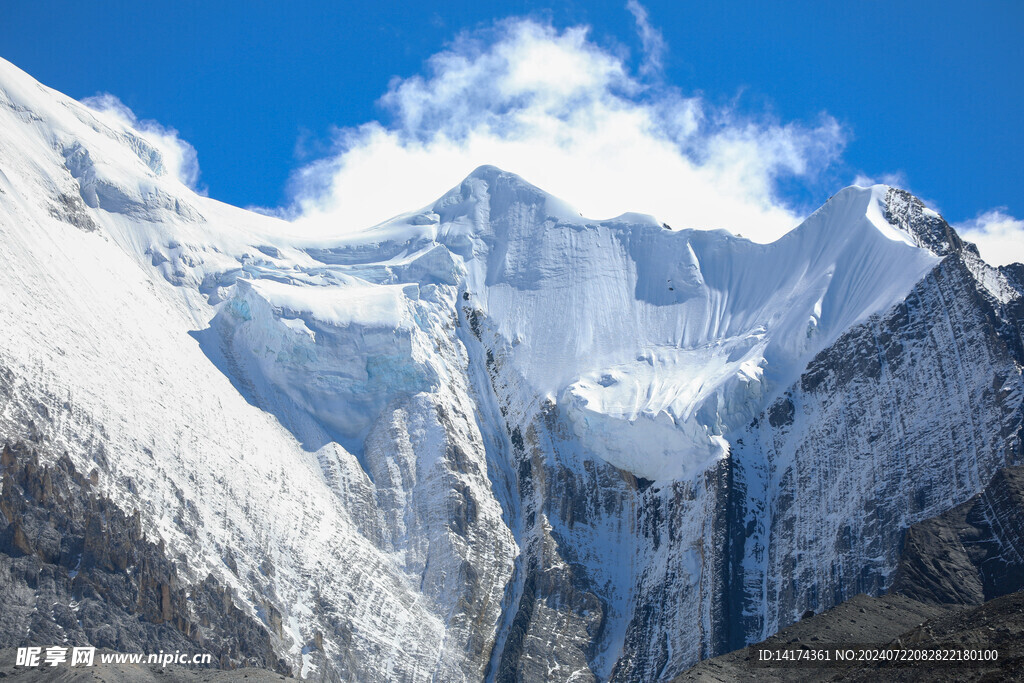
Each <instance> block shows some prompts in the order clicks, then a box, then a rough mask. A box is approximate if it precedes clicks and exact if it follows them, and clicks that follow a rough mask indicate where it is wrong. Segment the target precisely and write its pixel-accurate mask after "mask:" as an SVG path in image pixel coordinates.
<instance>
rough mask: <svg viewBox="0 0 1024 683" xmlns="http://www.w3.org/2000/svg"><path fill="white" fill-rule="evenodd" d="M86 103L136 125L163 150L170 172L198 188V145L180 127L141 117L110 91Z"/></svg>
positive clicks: (163, 156) (146, 137) (145, 136)
mask: <svg viewBox="0 0 1024 683" xmlns="http://www.w3.org/2000/svg"><path fill="white" fill-rule="evenodd" d="M82 104H84V105H85V106H87V107H89V108H90V109H92V110H93V111H96V112H99V113H100V114H104V115H106V116H110V117H112V118H114V119H115V120H116V121H117V122H118V123H120V124H121V125H123V126H127V127H129V128H133V129H134V130H135V131H136V132H138V133H139V134H140V135H141V136H142V137H144V138H145V139H146V141H147V142H149V143H150V144H151V145H153V146H154V147H156V148H157V149H158V150H159V151H160V156H161V157H162V158H163V162H164V166H165V168H166V170H167V172H168V173H169V174H171V175H172V176H174V177H176V178H177V179H178V180H180V181H181V182H182V183H184V184H185V185H187V186H188V187H190V188H192V189H193V190H196V189H198V187H197V183H198V182H199V160H198V157H197V155H196V150H195V147H193V146H192V145H190V144H189V143H187V142H185V141H184V140H182V139H181V138H180V137H179V136H178V131H177V130H175V129H174V128H168V127H166V126H162V125H161V124H159V123H157V122H156V121H150V120H139V118H138V117H137V116H135V112H133V111H132V110H131V109H129V108H128V107H127V106H126V105H125V104H124V103H123V102H122V101H121V100H119V99H118V98H117V96H115V95H111V94H110V93H100V94H98V95H94V96H92V97H86V98H85V99H83V100H82Z"/></svg>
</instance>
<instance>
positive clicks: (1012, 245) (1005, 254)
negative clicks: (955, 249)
mask: <svg viewBox="0 0 1024 683" xmlns="http://www.w3.org/2000/svg"><path fill="white" fill-rule="evenodd" d="M953 227H954V228H955V229H956V231H957V232H958V233H959V234H960V236H961V237H963V238H964V239H965V240H968V241H969V242H974V243H975V244H977V245H978V250H979V251H980V252H981V257H982V258H983V259H985V260H986V261H988V262H989V263H990V264H992V265H995V266H1002V265H1006V264H1007V263H1024V220H1020V219H1018V218H1014V217H1013V216H1010V215H1009V214H1007V213H1006V207H1005V206H1001V207H999V208H996V209H992V210H991V211H986V212H984V213H982V214H979V215H978V216H976V217H975V218H972V219H971V220H969V221H965V222H963V223H958V224H956V225H954V226H953Z"/></svg>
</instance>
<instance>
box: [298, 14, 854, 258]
mask: <svg viewBox="0 0 1024 683" xmlns="http://www.w3.org/2000/svg"><path fill="white" fill-rule="evenodd" d="M628 9H629V10H630V12H632V13H633V15H634V18H635V19H636V23H637V27H638V33H639V37H640V40H641V43H642V45H643V50H644V54H643V58H642V60H641V63H640V66H639V67H638V69H637V70H635V71H634V70H632V69H631V68H630V67H629V65H628V64H627V61H626V59H625V58H623V57H622V56H621V55H618V54H614V53H613V52H612V51H609V50H608V49H605V48H602V47H601V46H599V45H597V43H595V42H594V41H593V40H592V39H591V36H590V32H589V29H588V28H587V27H585V26H573V27H569V28H564V29H559V28H556V27H554V26H552V25H551V24H549V23H545V22H541V21H537V20H534V19H507V20H504V21H501V22H498V23H496V24H495V25H493V26H491V27H489V28H487V29H483V30H479V31H476V32H471V33H464V34H462V35H460V36H458V37H457V38H456V39H455V40H454V41H453V42H452V43H451V44H450V45H449V46H448V47H447V48H446V49H445V50H444V51H442V52H440V53H438V54H436V55H434V56H433V57H431V58H430V59H429V60H428V62H427V65H426V69H425V73H424V74H423V75H417V76H412V77H409V78H396V79H393V80H392V82H391V83H390V85H389V87H388V90H387V92H386V93H385V94H384V95H383V97H382V98H381V99H380V104H381V105H382V107H383V108H384V110H385V111H386V112H387V114H388V117H387V120H386V121H371V122H367V123H365V124H362V125H360V126H356V127H349V128H343V129H339V130H337V131H335V133H334V144H335V151H334V153H333V154H332V155H330V156H328V157H326V158H324V159H321V160H319V161H316V162H314V163H312V164H309V165H307V166H306V167H304V168H302V169H300V170H299V171H298V172H297V173H296V174H295V176H294V177H293V179H292V195H293V197H294V203H293V206H292V207H291V213H292V214H293V215H294V216H295V217H296V220H297V221H298V222H300V223H302V224H304V225H305V226H306V227H308V229H309V230H310V231H314V230H315V231H316V232H328V233H329V232H343V231H348V230H353V229H358V228H361V227H365V226H368V225H371V224H373V223H376V222H379V221H381V220H385V219H386V218H388V217H390V216H391V215H393V214H395V213H397V212H400V211H404V210H411V209H414V208H418V207H419V206H423V205H425V204H428V203H429V202H431V201H432V200H434V199H436V198H437V197H438V196H440V195H441V194H443V193H444V192H445V191H446V190H447V189H449V188H450V187H451V186H453V185H455V184H457V183H458V182H459V181H460V180H461V179H462V178H463V177H464V176H465V175H466V174H468V173H469V172H470V171H471V170H472V169H473V168H476V167H477V166H480V165H483V164H493V165H496V166H499V167H501V168H504V169H506V170H509V171H513V172H515V173H517V174H519V175H521V176H523V177H524V178H525V179H526V180H528V181H530V182H532V183H534V184H535V185H537V186H539V187H541V188H543V189H545V190H547V191H549V192H551V193H552V194H555V195H557V196H559V197H561V198H563V199H565V200H566V201H568V202H570V203H571V204H573V205H575V206H576V207H577V208H578V209H579V210H580V211H581V212H582V213H583V214H584V215H586V216H590V217H594V218H607V217H611V216H615V215H619V214H621V213H624V212H626V211H643V212H646V213H653V214H655V215H656V216H658V217H659V219H661V220H663V221H666V222H668V223H670V224H672V225H673V226H676V227H694V228H726V229H729V230H732V231H734V232H742V233H743V234H744V235H746V236H748V237H751V238H753V239H756V240H759V241H770V240H772V239H775V238H777V237H779V236H780V235H781V234H783V233H784V232H785V231H787V230H788V229H789V228H791V227H793V226H794V225H795V224H796V223H797V222H799V219H800V216H799V215H798V214H797V213H796V211H795V210H794V209H793V208H792V207H790V206H789V205H788V204H787V203H786V202H785V201H784V200H783V199H782V198H781V197H780V194H779V193H778V191H777V184H778V181H779V180H780V179H790V178H794V177H796V178H810V177H812V176H814V175H815V174H816V173H819V172H820V171H822V170H823V169H824V168H827V167H828V166H830V165H831V164H833V163H834V162H835V161H836V160H837V159H838V157H839V155H840V153H841V151H842V149H843V145H844V143H845V139H846V135H845V132H844V130H843V129H842V127H841V126H840V125H839V124H838V123H837V122H836V120H835V119H833V118H832V117H830V116H827V115H821V116H820V117H819V118H818V120H816V121H815V122H813V123H809V124H808V123H799V122H791V123H780V122H778V121H775V120H773V119H771V118H770V117H767V116H762V117H750V116H742V115H740V114H738V113H736V112H735V111H733V110H731V109H725V108H720V107H715V106H713V105H711V104H710V103H708V102H707V101H705V100H704V99H702V98H701V97H699V96H688V95H686V94H684V93H682V92H681V91H680V90H678V89H677V88H673V87H670V86H666V85H664V84H662V83H661V79H660V78H657V77H656V76H657V72H658V71H659V70H660V68H661V60H662V58H663V55H664V53H665V50H666V46H665V44H664V40H663V39H662V38H661V35H660V33H659V32H658V31H657V30H656V29H654V28H653V27H652V26H651V24H650V23H649V19H648V16H647V13H646V10H645V9H644V8H643V7H642V6H641V5H640V4H639V3H637V2H635V0H633V1H631V2H630V3H629V6H628Z"/></svg>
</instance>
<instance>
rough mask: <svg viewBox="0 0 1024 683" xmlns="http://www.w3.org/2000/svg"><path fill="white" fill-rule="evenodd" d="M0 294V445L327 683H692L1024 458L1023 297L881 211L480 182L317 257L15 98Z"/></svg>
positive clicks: (861, 203) (83, 122) (890, 211)
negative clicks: (776, 214) (221, 596)
mask: <svg viewBox="0 0 1024 683" xmlns="http://www.w3.org/2000/svg"><path fill="white" fill-rule="evenodd" d="M398 208H401V207H398ZM0 262H3V263H4V264H5V267H4V268H2V269H0V294H2V296H3V301H4V303H3V305H4V307H5V312H6V314H7V315H6V316H5V325H3V326H0V371H2V373H0V377H2V379H3V382H2V384H3V387H2V388H3V391H2V392H0V427H2V429H3V435H0V436H2V437H3V438H15V437H20V438H25V439H29V440H34V441H36V442H40V443H42V444H45V445H46V446H47V448H46V449H45V452H59V451H61V450H66V451H67V452H68V453H69V455H70V457H71V458H72V460H73V462H74V464H75V466H76V467H77V468H78V469H79V470H81V471H91V470H92V468H94V467H95V468H97V469H99V470H100V471H101V476H100V480H99V481H100V486H101V487H102V488H103V493H104V494H105V495H106V496H107V497H108V498H110V499H111V500H112V501H114V502H115V503H117V504H118V505H120V506H122V507H123V508H124V509H125V510H126V511H130V510H133V509H138V510H139V511H140V513H141V518H142V522H143V525H144V526H145V529H146V532H147V533H148V534H151V535H153V537H154V538H156V537H158V538H160V539H162V540H163V541H165V543H166V544H167V548H168V553H169V554H170V555H171V557H174V558H188V565H187V566H188V570H187V571H186V570H184V569H183V570H181V572H180V575H181V576H182V579H183V580H192V581H201V580H202V579H203V577H205V576H206V574H208V573H213V574H214V575H215V576H216V577H217V578H218V579H219V580H220V581H221V582H222V583H223V585H225V586H227V587H229V588H230V589H231V590H232V591H233V594H234V600H235V602H236V604H237V606H238V607H239V608H240V609H242V610H244V611H245V612H246V613H247V614H249V615H250V616H251V617H252V618H254V619H257V620H260V621H262V622H263V623H264V624H265V625H266V627H267V629H268V632H269V633H270V634H271V640H272V642H273V645H274V647H275V648H277V650H278V652H279V654H280V656H282V657H283V658H285V660H286V661H287V662H289V663H290V664H291V665H292V666H293V668H294V671H295V672H296V673H297V674H301V675H303V676H309V675H314V676H319V675H320V674H321V673H324V672H325V671H329V672H332V673H333V674H335V675H337V676H339V677H341V678H351V679H357V680H368V681H372V680H409V681H420V680H422V681H426V680H445V681H458V680H466V681H475V680H480V679H484V678H487V679H493V680H502V681H503V680H515V679H520V680H539V679H550V680H577V681H582V680H600V679H613V680H622V681H626V680H659V679H667V678H670V677H672V676H673V675H675V674H676V673H679V672H680V671H682V670H683V669H685V668H686V667H687V666H689V665H691V664H692V663H693V662H695V661H696V660H697V659H698V658H701V657H706V656H710V655H714V654H717V653H719V652H722V651H723V650H725V649H727V648H729V647H732V646H735V645H739V644H742V643H744V642H746V641H748V640H750V639H756V638H758V637H761V636H763V635H766V634H768V633H770V632H772V631H774V630H775V629H777V628H779V627H782V626H785V625H786V624H788V623H790V622H791V621H792V620H793V619H795V618H796V617H797V616H798V615H799V614H800V613H801V612H802V611H803V610H805V609H819V608H822V607H827V606H830V605H832V604H835V603H836V602H838V601H840V600H842V599H844V598H845V597H848V596H850V595H852V594H853V593H854V592H856V591H857V590H870V591H873V592H878V591H882V590H884V589H885V588H886V587H887V586H888V585H889V582H890V581H891V575H892V572H893V570H894V569H895V562H896V560H897V558H898V546H899V542H900V536H901V533H902V530H903V528H905V527H906V526H908V525H909V524H912V523H914V522H916V521H918V520H920V519H924V518H926V517H928V516H931V515H934V514H936V513H938V512H941V511H942V510H944V509H946V508H947V507H950V506H952V505H953V504H955V503H957V502H960V501H963V500H966V499H968V498H970V497H971V496H972V495H974V494H976V493H977V492H978V491H979V490H980V488H981V487H982V486H983V485H984V483H985V482H987V481H988V479H989V477H990V475H991V473H992V472H993V471H995V470H996V469H997V468H999V467H1000V466H1002V465H1003V464H1005V463H1007V462H1011V461H1016V460H1018V459H1019V458H1020V448H1021V445H1020V444H1021V438H1020V429H1021V404H1022V400H1024V398H1022V394H1024V392H1022V390H1021V365H1022V362H1024V357H1022V356H1024V352H1022V342H1021V332H1020V331H1021V329H1024V328H1022V323H1021V321H1020V311H1021V308H1022V304H1021V291H1020V282H1021V281H1022V279H1024V278H1021V277H1019V276H1018V275H1017V273H1016V271H1015V270H1012V269H1001V270H995V269H991V268H989V267H988V266H986V265H985V264H984V263H983V262H981V261H980V259H979V258H978V257H977V254H976V252H975V251H974V250H973V249H972V247H971V245H969V244H965V243H963V242H961V241H960V240H959V238H958V237H957V236H956V234H955V233H954V232H953V231H952V230H951V229H950V228H949V226H948V225H946V224H945V222H944V221H942V219H941V217H939V216H938V215H937V214H934V213H933V212H929V211H928V210H927V209H925V208H924V207H923V205H921V204H920V203H919V202H917V200H915V199H914V198H913V197H911V196H909V195H907V194H906V193H902V192H900V191H897V190H892V189H890V188H886V187H882V186H876V187H872V188H856V187H854V188H847V189H845V190H843V191H841V192H840V193H838V194H837V195H836V196H834V197H833V198H832V199H831V200H830V201H829V202H828V203H827V204H826V205H825V206H823V207H822V208H821V209H820V210H818V211H817V212H816V213H814V214H813V215H812V216H811V217H809V218H808V219H807V220H806V221H805V222H804V223H803V224H802V225H800V226H798V227H796V228H795V229H794V230H793V231H792V232H790V233H789V234H788V235H786V236H785V237H783V238H782V239H780V240H778V241H777V242H775V243H772V244H768V245H759V244H754V243H752V242H749V241H747V240H744V239H741V238H737V237H734V236H732V235H730V234H727V233H725V232H721V231H693V230H679V231H672V230H668V229H666V228H664V227H663V226H661V225H660V224H658V223H657V222H656V221H655V220H654V219H653V218H651V217H649V216H644V215H643V214H625V215H623V216H619V217H617V218H613V219H608V220H590V219H586V218H583V217H581V216H580V215H579V214H578V213H576V212H575V211H574V210H573V209H572V208H571V207H568V206H567V205H566V204H565V203H564V202H561V201H559V200H557V199H555V198H553V197H551V196H550V195H547V194H546V193H544V192H542V191H541V190H539V189H538V188H535V187H533V186H531V185H530V184H528V183H527V182H525V181H524V180H522V179H521V178H519V177H517V176H515V175H514V174H511V173H506V172H503V171H501V170H499V169H496V168H493V167H482V168H480V169H477V170H476V171H475V172H473V173H472V174H471V175H470V176H469V177H467V178H466V179H465V181H463V182H462V183H461V184H460V185H459V186H458V187H456V188H453V189H452V190H451V191H450V192H449V193H448V194H446V195H445V196H444V197H442V198H441V199H439V200H438V201H437V202H436V203H434V204H433V205H431V206H428V207H424V208H423V209H421V210H418V211H413V212H411V213H407V214H403V215H400V216H397V217H396V218H394V219H392V220H390V221H387V222H385V223H383V224H380V225H378V226H373V227H369V228H367V229H365V230H362V231H359V232H356V233H349V234H344V235H337V236H330V235H328V236H318V237H316V238H313V237H310V236H304V235H299V234H296V230H295V228H294V226H293V225H290V224H288V223H285V222H283V221H279V220H276V219H273V218H269V217H266V216H262V215H258V214H254V213H249V212H246V211H242V210H240V209H235V208H232V207H229V206H225V205H223V204H220V203H218V202H215V201H213V200H210V199H208V198H204V197H201V196H198V195H196V194H195V193H193V192H191V191H190V190H189V189H188V188H187V187H185V186H184V185H182V184H181V183H180V182H179V181H178V180H177V179H175V178H173V177H171V176H170V175H169V173H168V172H167V169H166V164H165V163H164V160H163V157H162V153H161V150H160V148H159V145H158V144H157V143H156V142H154V141H151V140H147V138H146V136H145V134H144V133H139V132H137V131H133V130H128V129H126V128H124V126H123V125H121V124H120V123H118V122H117V121H115V120H112V119H110V118H109V117H106V116H105V115H103V114H99V113H94V112H91V111H90V110H88V109H87V108H85V107H83V106H82V105H80V104H78V103H76V102H73V101H71V100H68V99H67V98H65V97H63V96H61V95H60V94H58V93H55V92H53V91H50V90H48V89H46V88H44V87H42V86H40V85H39V84H37V83H35V82H34V81H32V79H30V78H29V77H28V76H26V75H25V74H23V73H21V72H19V71H18V70H17V69H15V68H14V67H12V66H11V65H9V64H7V63H4V62H0ZM183 566H184V565H183Z"/></svg>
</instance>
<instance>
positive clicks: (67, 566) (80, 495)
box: [0, 444, 290, 673]
mask: <svg viewBox="0 0 1024 683" xmlns="http://www.w3.org/2000/svg"><path fill="white" fill-rule="evenodd" d="M96 475H97V472H96V471H95V470H94V471H93V473H92V475H91V476H92V478H86V477H84V476H83V475H82V474H80V473H79V472H78V471H77V470H76V469H75V467H74V465H72V463H71V461H70V460H69V459H68V458H67V457H66V456H65V457H62V458H60V459H57V460H56V461H54V462H53V464H52V465H46V464H41V463H40V461H39V458H38V457H37V455H36V453H35V452H33V451H32V450H30V449H29V448H28V447H27V446H24V445H21V446H19V445H12V444H6V445H5V446H4V447H3V451H2V455H0V479H2V489H0V525H2V526H0V647H3V648H7V647H18V646H28V645H39V644H40V643H45V644H52V645H68V646H84V645H92V646H94V647H97V648H103V649H107V650H113V651H116V652H125V653H136V652H141V653H156V652H159V651H161V650H163V651H165V652H173V651H175V650H181V651H183V652H192V653H197V652H200V653H209V654H211V655H212V656H213V659H214V661H215V662H216V663H217V665H219V666H220V667H221V668H236V667H239V666H249V667H260V668H267V669H273V670H278V671H280V672H281V673H290V668H289V667H288V666H287V664H286V663H285V662H284V661H283V660H280V659H279V657H278V656H277V655H276V654H275V651H274V647H273V643H272V640H271V638H270V636H269V634H268V632H267V629H266V628H265V627H264V626H262V625H260V624H258V623H256V622H254V621H253V620H251V619H249V618H248V617H247V616H246V615H244V614H243V613H242V612H241V611H240V610H239V609H238V608H237V607H235V605H234V603H233V601H232V597H231V594H230V593H229V592H228V591H226V590H225V589H224V588H223V587H222V586H221V585H220V584H219V583H218V582H217V580H216V579H214V578H213V577H212V576H208V577H207V578H206V580H205V581H202V582H200V583H196V584H193V585H189V584H188V582H186V581H183V580H182V578H181V576H180V574H179V571H178V567H177V566H176V564H175V563H174V562H172V561H171V560H169V559H168V558H167V557H166V555H165V553H164V544H163V542H162V541H161V542H160V543H159V544H154V543H152V542H150V541H149V540H147V538H146V535H145V533H144V532H143V530H142V527H141V523H140V517H139V514H138V513H137V512H136V513H133V514H131V515H126V514H125V513H124V512H123V511H122V510H121V509H120V508H119V507H117V505H115V504H114V503H112V502H111V501H110V500H108V499H107V498H104V497H103V496H102V495H100V494H98V493H97V492H96V490H95V488H94V487H95V484H96V481H95V477H96Z"/></svg>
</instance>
